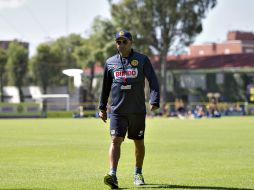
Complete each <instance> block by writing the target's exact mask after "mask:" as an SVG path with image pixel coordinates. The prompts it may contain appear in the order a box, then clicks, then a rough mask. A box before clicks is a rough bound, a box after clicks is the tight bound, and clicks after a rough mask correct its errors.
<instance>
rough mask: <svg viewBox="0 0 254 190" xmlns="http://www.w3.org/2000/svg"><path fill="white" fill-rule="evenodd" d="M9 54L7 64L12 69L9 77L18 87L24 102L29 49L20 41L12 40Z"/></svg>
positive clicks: (21, 99) (21, 100)
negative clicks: (23, 90)
mask: <svg viewBox="0 0 254 190" xmlns="http://www.w3.org/2000/svg"><path fill="white" fill-rule="evenodd" d="M7 54H8V61H7V65H8V69H10V72H9V77H8V79H9V80H10V81H11V83H13V84H14V85H15V86H16V87H17V88H18V91H19V98H20V102H24V96H23V92H22V86H23V82H24V78H25V76H26V73H27V66H28V50H27V49H26V48H24V47H23V46H22V45H20V44H19V43H17V42H12V43H10V46H9V48H8V53H7Z"/></svg>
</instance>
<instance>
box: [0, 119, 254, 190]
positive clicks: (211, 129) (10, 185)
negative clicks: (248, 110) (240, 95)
mask: <svg viewBox="0 0 254 190" xmlns="http://www.w3.org/2000/svg"><path fill="white" fill-rule="evenodd" d="M108 126H109V124H108V123H107V124H106V125H105V124H104V123H103V122H102V121H100V120H99V119H89V118H87V119H16V120H0V190H3V189H5V190H7V189H9V190H14V189H15V190H22V189H23V190H46V189H47V190H54V189H59V190H72V189H81V190H85V189H88V190H90V189H98V190H101V189H108V188H107V187H106V186H105V185H104V184H103V176H104V174H105V173H106V172H108V169H109V168H108V146H109V143H110V137H109V131H108ZM145 142H146V157H145V163H144V169H143V173H144V177H145V181H146V183H147V184H149V185H146V186H143V187H140V188H136V189H216V190H217V189H228V190H240V189H254V118H253V117H227V118H226V117H225V118H221V119H200V120H178V119H168V118H153V119H151V118H148V120H147V130H146V137H145ZM133 165H134V149H133V143H132V141H130V140H127V139H126V140H125V142H124V144H123V146H122V155H121V160H120V163H119V168H118V178H119V184H120V187H122V188H124V189H134V188H135V187H134V186H133V181H132V180H133V172H134V171H133V170H134V168H133Z"/></svg>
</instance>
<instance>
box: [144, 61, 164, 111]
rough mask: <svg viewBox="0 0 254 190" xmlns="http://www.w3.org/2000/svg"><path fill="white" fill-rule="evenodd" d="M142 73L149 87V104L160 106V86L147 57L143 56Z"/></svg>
mask: <svg viewBox="0 0 254 190" xmlns="http://www.w3.org/2000/svg"><path fill="white" fill-rule="evenodd" d="M144 74H145V77H146V78H147V80H148V83H149V87H150V104H151V105H155V106H157V107H160V87H159V83H158V80H157V77H156V74H155V72H154V69H153V66H152V64H151V62H150V60H149V58H148V57H146V58H145V63H144Z"/></svg>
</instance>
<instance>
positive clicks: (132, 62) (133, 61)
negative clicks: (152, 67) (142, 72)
mask: <svg viewBox="0 0 254 190" xmlns="http://www.w3.org/2000/svg"><path fill="white" fill-rule="evenodd" d="M131 65H132V66H134V67H136V66H137V65H138V60H135V59H134V60H132V61H131Z"/></svg>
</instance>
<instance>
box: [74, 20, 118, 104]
mask: <svg viewBox="0 0 254 190" xmlns="http://www.w3.org/2000/svg"><path fill="white" fill-rule="evenodd" d="M114 33H115V29H114V27H113V25H112V24H111V22H110V21H108V20H103V19H101V18H100V17H96V18H95V20H94V22H93V26H92V33H91V35H90V36H89V38H87V39H84V40H83V42H82V46H79V47H77V48H76V49H75V51H74V57H75V58H76V60H77V63H79V65H82V66H83V67H85V68H90V76H89V85H88V89H87V90H88V96H89V99H90V101H91V100H94V98H95V94H94V92H93V88H92V84H93V80H94V66H95V64H96V63H98V64H101V65H102V64H103V63H104V62H105V60H106V58H107V57H109V56H111V55H113V54H114V53H115V48H114V41H113V40H112V39H113V34H114Z"/></svg>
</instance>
